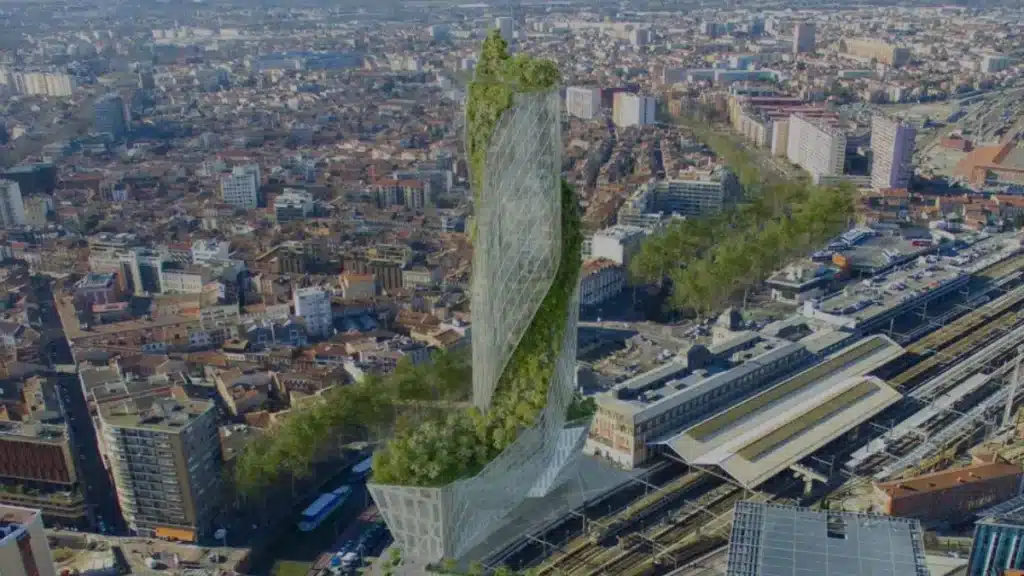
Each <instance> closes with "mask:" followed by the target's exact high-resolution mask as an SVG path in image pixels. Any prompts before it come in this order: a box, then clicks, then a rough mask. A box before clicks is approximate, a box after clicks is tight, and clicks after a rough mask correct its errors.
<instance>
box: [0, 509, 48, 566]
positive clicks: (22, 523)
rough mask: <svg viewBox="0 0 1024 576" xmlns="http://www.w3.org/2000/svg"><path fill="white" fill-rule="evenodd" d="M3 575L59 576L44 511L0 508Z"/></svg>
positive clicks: (0, 547)
mask: <svg viewBox="0 0 1024 576" xmlns="http://www.w3.org/2000/svg"><path fill="white" fill-rule="evenodd" d="M0 574H3V576H56V574H57V570H56V568H55V565H54V563H53V555H52V554H51V553H50V544H49V542H48V541H47V539H46V532H44V531H43V513H42V512H41V511H39V510H33V509H31V508H21V507H19V506H2V505H0Z"/></svg>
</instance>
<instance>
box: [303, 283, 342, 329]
mask: <svg viewBox="0 0 1024 576" xmlns="http://www.w3.org/2000/svg"><path fill="white" fill-rule="evenodd" d="M293 303H294V306H295V315H296V316H299V317H301V318H302V319H304V320H305V321H306V332H307V333H308V334H309V335H310V336H313V337H326V336H330V335H331V333H332V330H333V327H334V316H333V314H332V313H331V295H330V294H329V293H328V292H327V291H326V290H324V289H323V288H318V287H310V288H299V289H297V290H295V293H294V297H293Z"/></svg>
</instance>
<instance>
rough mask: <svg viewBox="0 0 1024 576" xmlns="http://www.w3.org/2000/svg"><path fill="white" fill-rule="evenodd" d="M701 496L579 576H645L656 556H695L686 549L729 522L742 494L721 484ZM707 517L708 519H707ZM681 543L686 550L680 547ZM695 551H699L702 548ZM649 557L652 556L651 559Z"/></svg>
mask: <svg viewBox="0 0 1024 576" xmlns="http://www.w3.org/2000/svg"><path fill="white" fill-rule="evenodd" d="M705 496H706V497H707V498H706V501H705V502H704V503H699V506H696V507H693V508H694V509H692V510H690V511H688V512H686V513H685V515H684V517H683V518H682V519H679V520H677V521H675V522H673V523H671V524H670V525H668V526H665V527H659V528H656V529H654V530H653V531H652V532H650V533H648V534H647V535H645V536H640V535H639V534H636V535H631V538H629V539H628V540H625V541H624V542H623V544H624V546H622V547H621V548H623V549H620V550H619V551H618V553H617V554H615V555H614V556H612V558H611V559H609V560H608V561H606V562H603V563H602V564H601V565H599V566H596V567H593V568H591V569H589V570H587V571H584V572H581V574H583V575H586V576H608V575H613V574H614V575H618V574H629V573H637V574H645V573H648V572H649V571H652V570H654V566H655V557H656V556H660V557H661V558H662V559H663V560H664V559H668V558H672V557H673V555H677V556H680V557H682V556H685V555H689V554H697V553H698V552H696V551H691V550H690V547H693V546H694V545H696V544H697V543H698V542H700V541H702V540H704V538H702V537H701V534H700V533H701V532H705V533H707V532H712V533H713V532H716V531H717V530H719V529H721V528H724V527H726V526H728V522H729V521H731V519H730V518H728V516H729V513H730V510H732V507H733V505H734V504H735V503H736V502H738V501H739V500H740V499H742V498H743V496H744V490H743V489H741V488H737V487H735V486H733V485H731V484H723V485H721V486H719V487H718V488H716V489H715V490H714V491H712V492H710V493H708V494H707V495H705ZM708 516H711V518H710V519H709V518H708ZM723 518H724V520H723ZM702 523H707V524H702ZM721 538H722V536H712V538H711V539H712V540H714V539H721ZM684 542H685V543H686V544H687V546H682V545H681V544H682V543H684ZM698 548H702V549H703V546H700V547H698ZM705 551H706V549H705ZM652 554H654V555H656V556H652Z"/></svg>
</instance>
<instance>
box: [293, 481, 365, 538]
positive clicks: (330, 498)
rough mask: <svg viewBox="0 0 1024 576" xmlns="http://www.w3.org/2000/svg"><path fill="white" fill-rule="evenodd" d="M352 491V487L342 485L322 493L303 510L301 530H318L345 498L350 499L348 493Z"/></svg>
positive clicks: (300, 522)
mask: <svg viewBox="0 0 1024 576" xmlns="http://www.w3.org/2000/svg"><path fill="white" fill-rule="evenodd" d="M351 493H352V489H351V488H349V487H348V486H342V487H341V488H338V489H337V490H335V491H333V492H326V493H324V494H321V495H320V496H319V497H318V498H317V499H316V500H314V501H313V503H312V504H310V505H309V507H308V508H306V509H305V510H303V511H302V517H301V518H300V519H299V530H301V531H303V532H312V531H313V530H316V529H317V527H318V526H320V524H322V523H323V521H324V520H326V519H327V517H328V516H330V515H331V513H332V512H334V511H335V510H337V509H338V508H340V507H341V505H342V504H344V503H345V500H348V495H349V494H351Z"/></svg>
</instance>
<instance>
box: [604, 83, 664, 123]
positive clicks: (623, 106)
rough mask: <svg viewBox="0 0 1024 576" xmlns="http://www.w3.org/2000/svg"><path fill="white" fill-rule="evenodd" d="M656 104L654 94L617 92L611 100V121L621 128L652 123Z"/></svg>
mask: <svg viewBox="0 0 1024 576" xmlns="http://www.w3.org/2000/svg"><path fill="white" fill-rule="evenodd" d="M656 106H657V105H656V100H655V99H654V96H643V95H640V94H630V93H628V92H618V93H616V94H615V99H614V100H613V102H612V121H613V122H615V125H616V126H619V127H621V128H624V127H626V126H646V125H647V124H653V123H654V122H655V110H656Z"/></svg>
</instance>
